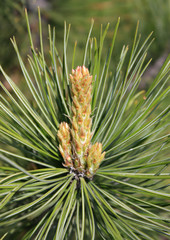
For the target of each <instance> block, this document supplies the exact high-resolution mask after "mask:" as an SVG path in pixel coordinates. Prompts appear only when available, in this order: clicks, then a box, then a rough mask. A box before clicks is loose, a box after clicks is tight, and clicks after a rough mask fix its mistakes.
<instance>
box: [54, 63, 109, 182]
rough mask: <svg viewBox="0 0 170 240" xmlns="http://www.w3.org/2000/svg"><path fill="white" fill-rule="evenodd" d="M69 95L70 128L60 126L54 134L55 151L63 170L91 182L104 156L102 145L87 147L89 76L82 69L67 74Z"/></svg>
mask: <svg viewBox="0 0 170 240" xmlns="http://www.w3.org/2000/svg"><path fill="white" fill-rule="evenodd" d="M70 84H71V94H72V106H71V109H72V117H71V120H70V122H71V124H70V126H69V124H68V123H66V122H62V123H60V125H59V130H58V133H57V136H58V139H59V143H60V144H59V151H60V153H61V155H62V157H63V159H64V162H65V163H64V166H65V167H68V168H71V169H74V170H75V171H76V172H78V173H80V174H83V175H85V176H86V177H88V178H91V177H92V176H93V175H94V174H95V172H96V171H97V169H98V168H99V165H100V163H101V161H102V160H103V158H104V155H105V152H103V153H102V144H101V143H95V144H94V145H92V144H91V138H92V132H91V125H92V119H91V117H90V115H91V100H92V76H91V75H90V74H89V71H88V69H87V68H85V67H84V66H82V67H77V68H76V70H72V74H70Z"/></svg>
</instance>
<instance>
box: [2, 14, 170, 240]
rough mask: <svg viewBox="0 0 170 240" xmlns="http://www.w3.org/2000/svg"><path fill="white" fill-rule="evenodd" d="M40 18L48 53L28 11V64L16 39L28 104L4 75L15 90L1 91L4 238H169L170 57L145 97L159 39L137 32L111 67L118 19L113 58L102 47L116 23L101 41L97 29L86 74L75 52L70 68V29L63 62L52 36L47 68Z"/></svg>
mask: <svg viewBox="0 0 170 240" xmlns="http://www.w3.org/2000/svg"><path fill="white" fill-rule="evenodd" d="M38 13H39V31H40V51H38V50H37V49H36V48H35V47H34V43H33V39H32V35H31V29H30V25H29V20H28V16H27V12H26V21H27V26H28V35H29V38H30V44H31V51H32V55H31V56H28V63H24V62H23V60H22V58H21V56H20V53H19V50H18V46H17V43H16V41H15V38H13V39H12V40H11V41H12V44H13V46H14V49H15V51H16V54H17V57H18V61H19V64H20V67H21V71H22V73H23V76H24V79H25V84H26V88H27V91H26V93H25V94H26V95H25V94H24V93H23V92H22V91H21V90H20V88H19V87H18V86H17V85H16V84H15V83H14V81H13V80H12V79H11V78H10V77H9V76H8V75H7V74H6V73H5V71H4V70H3V68H2V67H1V68H0V69H1V72H2V74H3V76H4V77H5V79H6V81H7V82H8V84H9V85H10V87H11V89H12V91H9V90H7V88H6V86H5V85H3V83H2V82H0V85H1V89H2V90H3V93H2V94H1V95H0V140H1V142H2V146H3V147H2V149H0V160H1V162H2V164H1V165H0V234H1V235H0V237H2V238H3V237H4V239H23V240H26V239H32V240H33V239H37V240H45V239H47V240H48V239H51V240H52V239H53V240H67V239H68V240H72V239H73V240H76V239H78V240H83V239H84V240H85V239H92V240H98V239H106V240H109V239H110V240H113V239H114V240H124V239H129V240H130V239H133V240H141V239H142V240H153V239H154V240H156V239H158V240H160V237H161V236H164V237H166V236H167V238H168V236H169V225H168V224H169V223H168V221H169V219H168V217H169V209H168V203H169V198H170V194H169V193H168V179H169V174H168V165H169V163H170V161H169V159H168V157H167V156H168V155H167V152H168V134H167V126H168V121H167V120H168V118H167V117H168V112H169V107H168V104H167V96H168V93H169V88H167V87H166V86H167V81H168V80H169V72H170V58H169V57H168V58H167V60H166V61H165V63H164V64H163V66H162V68H161V70H160V72H159V73H158V75H157V76H156V78H155V79H154V80H153V81H152V84H151V85H150V87H149V88H148V90H147V91H144V90H142V91H141V90H139V83H140V81H141V78H142V75H143V73H144V71H145V70H146V68H147V67H148V65H149V63H150V60H149V61H148V62H147V61H146V55H147V50H148V48H149V46H150V45H151V43H152V39H151V35H149V36H148V38H147V39H146V40H145V41H144V42H143V43H141V41H140V35H138V25H137V29H136V33H135V37H134V41H133V44H132V46H131V47H130V49H129V47H126V46H123V48H122V50H121V51H120V59H119V60H116V61H117V63H116V67H113V66H112V64H110V63H111V62H113V60H112V59H113V54H112V53H113V50H114V45H115V40H116V35H117V30H118V26H119V19H118V21H117V24H116V26H115V29H114V33H113V38H112V42H111V44H110V47H109V50H108V53H103V52H102V47H103V45H104V40H105V37H106V36H107V31H108V28H109V24H108V25H107V26H106V27H105V29H103V28H101V33H100V37H99V39H98V40H97V39H96V38H95V37H93V36H92V28H93V21H92V25H91V28H90V31H89V34H88V37H87V42H86V45H85V51H84V56H83V60H82V62H81V63H79V66H78V67H77V66H74V62H75V59H76V48H73V49H74V51H73V58H72V66H70V65H69V62H70V61H68V59H67V49H68V44H69V30H70V29H69V28H68V30H67V28H66V24H65V32H64V41H63V42H64V46H63V56H62V57H60V56H59V53H58V50H57V44H56V40H55V29H53V30H52V29H51V28H50V27H49V29H48V30H49V56H50V63H49V60H48V61H47V60H46V57H45V55H44V47H43V38H42V26H41V16H40V11H38ZM69 47H70V46H69ZM128 49H129V50H128ZM104 56H105V57H104ZM28 64H29V66H28ZM72 69H75V70H72ZM70 73H71V74H70ZM28 91H29V96H30V95H31V96H32V98H31V99H30V97H29V98H28V97H27V92H28Z"/></svg>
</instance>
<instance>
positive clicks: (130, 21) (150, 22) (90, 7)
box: [0, 0, 170, 88]
mask: <svg viewBox="0 0 170 240" xmlns="http://www.w3.org/2000/svg"><path fill="white" fill-rule="evenodd" d="M37 6H39V7H40V8H41V14H42V19H43V26H44V27H43V34H44V44H45V50H46V52H48V34H47V31H48V30H47V25H48V24H50V25H52V26H55V28H56V39H57V48H58V50H59V52H60V51H61V54H62V48H63V32H64V31H63V30H64V21H66V22H67V24H69V23H70V24H71V32H70V38H69V46H70V47H69V50H68V56H69V54H70V56H71V54H72V51H73V48H74V42H75V41H77V42H78V44H77V53H76V64H80V63H79V62H81V60H82V58H81V57H82V55H83V49H84V44H85V41H86V38H87V34H88V31H89V28H90V22H91V19H92V18H94V20H95V24H94V28H93V34H92V36H96V37H99V33H100V27H101V24H103V26H105V25H106V24H107V23H108V22H110V28H109V32H108V36H107V39H106V43H105V49H106V51H107V49H108V47H109V44H110V41H111V37H112V33H113V30H114V25H115V23H116V21H117V18H118V17H119V16H120V18H121V23H120V27H119V32H118V36H117V42H116V48H115V50H114V55H113V59H112V61H113V64H114V65H116V62H117V57H118V56H119V54H120V51H121V49H122V46H123V45H124V44H125V45H131V44H132V40H133V36H134V33H135V28H136V24H137V21H138V20H139V22H140V25H139V29H140V32H141V34H142V39H141V41H142V40H143V39H145V38H146V37H147V36H148V35H149V33H150V32H152V31H154V33H153V37H154V38H155V41H154V42H153V44H152V46H151V48H150V50H149V54H148V58H150V57H152V58H153V60H152V63H151V65H150V67H149V69H148V71H147V72H146V73H145V75H144V80H143V87H144V88H147V86H148V85H149V83H150V81H151V80H152V78H153V77H154V75H156V74H157V72H158V71H159V69H160V67H161V65H162V63H163V61H164V60H165V58H166V56H167V54H168V52H169V50H170V29H169V25H170V0H108V1H107V0H105V1H104V0H86V1H81V0H15V1H13V0H5V1H0V64H1V65H2V66H3V68H4V69H5V71H6V72H7V73H8V74H9V75H10V76H11V77H12V78H13V79H14V80H15V81H16V82H18V83H19V84H21V86H22V75H20V71H19V69H18V67H19V66H18V61H17V58H16V54H15V51H14V50H13V47H12V44H11V43H10V38H11V37H12V36H15V37H16V40H17V43H18V45H19V49H20V52H21V55H22V57H23V58H26V56H27V54H28V53H29V51H30V50H29V40H28V35H27V30H26V21H25V17H24V9H25V8H27V10H28V13H29V18H30V23H31V29H32V33H33V36H34V42H35V44H36V46H37V47H38V45H39V35H38V16H37ZM68 59H69V57H68ZM70 59H71V57H70ZM0 78H1V79H2V76H1V75H0Z"/></svg>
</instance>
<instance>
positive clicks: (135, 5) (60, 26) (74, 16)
mask: <svg viewBox="0 0 170 240" xmlns="http://www.w3.org/2000/svg"><path fill="white" fill-rule="evenodd" d="M38 6H39V7H40V9H41V15H42V20H43V39H44V48H45V52H46V54H47V53H48V50H49V48H48V43H49V42H48V27H47V25H48V24H50V25H51V26H55V28H56V40H57V49H58V51H59V53H60V54H61V55H62V51H63V34H64V21H66V22H67V24H69V23H70V24H71V31H70V37H69V48H68V58H67V59H68V62H69V64H70V66H71V60H72V54H73V49H74V43H75V41H77V50H76V59H75V65H76V64H77V65H79V64H81V63H82V59H83V52H84V46H85V42H86V39H87V35H88V31H89V29H90V25H91V19H92V18H93V19H94V20H95V23H94V28H93V32H92V36H96V37H97V38H99V34H100V28H101V24H102V25H103V27H105V26H106V24H107V23H108V22H110V28H109V31H108V35H107V38H106V41H105V46H104V51H105V52H106V54H107V50H108V48H109V46H110V43H111V38H112V36H113V31H114V26H115V24H116V21H117V19H118V17H120V19H121V22H120V27H119V31H118V35H117V40H116V47H115V49H114V54H113V57H112V65H113V66H115V65H117V60H118V58H119V55H120V52H121V49H122V47H123V45H124V44H125V45H130V46H131V45H132V41H133V38H134V34H135V29H136V25H137V21H138V20H139V22H140V23H139V32H140V33H141V36H142V37H141V42H142V41H143V40H144V39H145V38H146V37H147V36H148V35H149V34H150V33H151V32H152V31H153V37H154V38H155V40H154V42H153V44H152V46H151V47H150V50H149V52H148V56H147V59H150V58H151V57H152V59H153V60H152V63H151V64H150V66H149V68H148V70H147V71H146V72H145V74H144V76H143V80H142V85H141V88H142V89H147V88H148V86H149V85H150V83H151V82H152V80H153V78H154V77H155V76H156V74H157V73H158V71H159V70H160V68H161V65H162V64H163V62H164V61H165V59H166V57H167V55H168V53H169V51H170V0H108V1H107V0H105V1H104V0H84V1H82V0H0V65H2V66H3V68H4V69H5V71H6V72H7V73H8V75H10V77H11V78H12V79H13V80H14V81H15V82H16V83H17V84H18V85H19V86H20V88H21V89H22V91H24V92H25V93H26V94H28V93H27V91H26V89H25V83H24V81H23V80H24V79H23V76H22V73H21V71H20V68H19V64H18V60H17V57H16V54H15V51H14V49H13V46H12V44H11V42H10V38H11V37H13V36H15V37H16V41H17V43H18V47H19V49H20V53H21V56H22V57H23V58H24V59H25V62H27V54H31V51H30V48H29V46H30V45H29V38H28V34H27V28H26V21H25V16H24V15H25V13H24V9H25V8H27V10H28V14H29V19H30V25H31V30H32V34H33V39H34V43H35V45H36V47H37V48H39V32H38V31H39V30H38V13H37V7H38ZM0 81H3V82H4V84H5V85H6V83H5V80H4V79H3V76H2V74H0ZM6 87H7V88H8V90H10V89H9V86H8V85H6ZM0 93H1V89H0ZM155 114H156V113H155ZM1 147H2V148H3V147H4V148H5V146H4V145H2V146H1ZM0 164H2V163H1V162H0ZM165 239H166V238H164V239H162V240H165Z"/></svg>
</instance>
